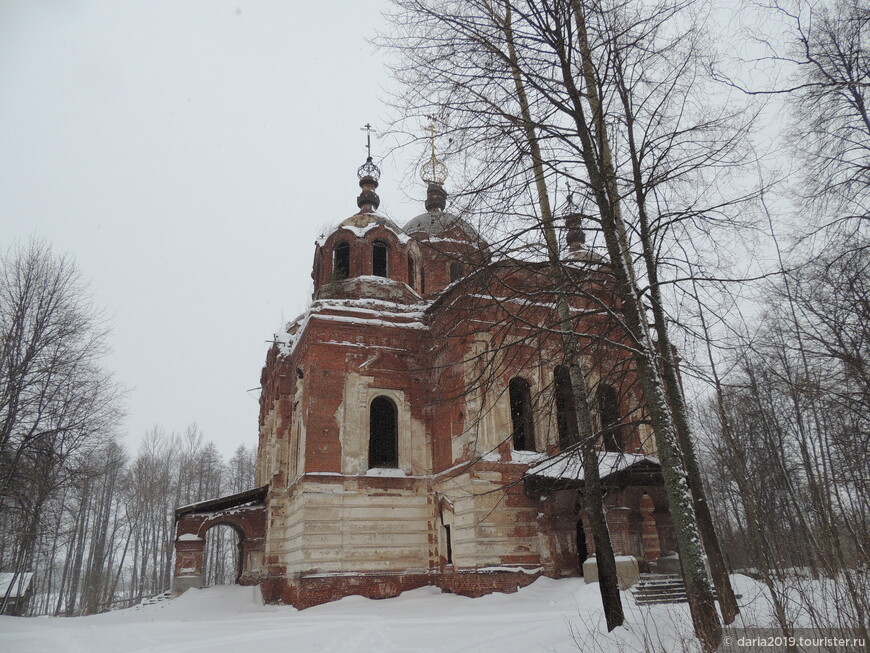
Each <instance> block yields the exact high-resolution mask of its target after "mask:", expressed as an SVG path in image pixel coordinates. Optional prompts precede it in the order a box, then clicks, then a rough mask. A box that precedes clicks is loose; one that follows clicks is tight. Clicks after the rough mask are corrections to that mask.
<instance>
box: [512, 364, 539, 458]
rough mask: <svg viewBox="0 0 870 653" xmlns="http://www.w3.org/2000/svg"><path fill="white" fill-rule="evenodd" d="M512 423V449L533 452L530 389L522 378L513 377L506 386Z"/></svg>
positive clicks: (533, 439) (533, 430)
mask: <svg viewBox="0 0 870 653" xmlns="http://www.w3.org/2000/svg"><path fill="white" fill-rule="evenodd" d="M508 394H509V396H510V403H511V422H513V427H514V432H513V440H514V449H515V450H517V451H534V450H535V428H534V422H533V420H532V389H531V386H530V385H529V382H528V381H526V380H525V379H524V378H522V377H519V376H515V377H514V378H512V379H511V381H510V384H509V385H508Z"/></svg>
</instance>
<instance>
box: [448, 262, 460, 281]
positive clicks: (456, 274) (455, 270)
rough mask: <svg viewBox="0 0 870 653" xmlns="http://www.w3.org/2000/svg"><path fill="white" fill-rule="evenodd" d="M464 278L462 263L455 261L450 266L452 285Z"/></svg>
mask: <svg viewBox="0 0 870 653" xmlns="http://www.w3.org/2000/svg"><path fill="white" fill-rule="evenodd" d="M461 278H462V263H460V262H459V261H453V262H452V263H451V264H450V283H453V282H454V281H458V280H459V279H461Z"/></svg>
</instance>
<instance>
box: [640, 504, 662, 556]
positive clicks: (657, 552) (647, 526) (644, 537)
mask: <svg viewBox="0 0 870 653" xmlns="http://www.w3.org/2000/svg"><path fill="white" fill-rule="evenodd" d="M654 510H655V503H654V502H653V499H652V497H651V496H650V495H649V494H647V493H646V492H644V493H643V494H642V495H641V497H640V514H641V525H640V550H641V554H642V556H643V558H644V559H645V560H646V562H647V563H654V562H655V561H656V560H658V559H659V557H660V556H661V554H662V553H661V549H660V545H659V531H658V527H657V526H656V520H655V518H654V517H653V511H654Z"/></svg>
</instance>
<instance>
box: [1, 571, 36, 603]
mask: <svg viewBox="0 0 870 653" xmlns="http://www.w3.org/2000/svg"><path fill="white" fill-rule="evenodd" d="M13 578H14V579H15V585H14V586H13V587H12V590H11V591H10V590H9V586H10V585H12V579H13ZM32 580H33V572H32V571H25V572H24V573H21V574H17V575H16V574H14V573H13V572H11V571H4V572H2V573H0V599H2V598H3V597H4V596H6V592H9V598H10V599H15V598H18V597H19V596H21V595H23V594H24V593H25V592H27V589H28V588H29V587H30V583H31V581H32Z"/></svg>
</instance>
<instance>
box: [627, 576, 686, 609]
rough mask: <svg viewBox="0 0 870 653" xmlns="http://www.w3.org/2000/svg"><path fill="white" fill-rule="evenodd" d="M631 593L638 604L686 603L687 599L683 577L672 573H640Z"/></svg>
mask: <svg viewBox="0 0 870 653" xmlns="http://www.w3.org/2000/svg"><path fill="white" fill-rule="evenodd" d="M631 593H632V595H633V596H634V600H635V601H636V602H637V604H638V605H656V604H660V603H686V602H688V600H689V599H688V597H687V596H686V585H685V583H683V579H682V578H681V577H680V576H676V575H674V574H640V576H639V578H638V582H637V584H636V585H635V586H634V587H633V588H632V589H631Z"/></svg>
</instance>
